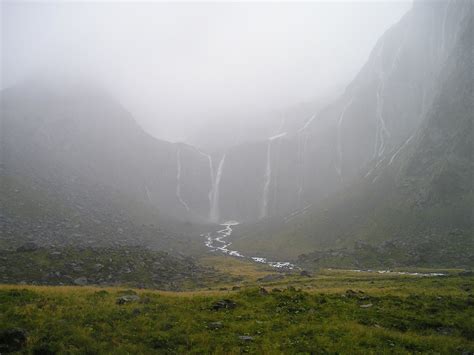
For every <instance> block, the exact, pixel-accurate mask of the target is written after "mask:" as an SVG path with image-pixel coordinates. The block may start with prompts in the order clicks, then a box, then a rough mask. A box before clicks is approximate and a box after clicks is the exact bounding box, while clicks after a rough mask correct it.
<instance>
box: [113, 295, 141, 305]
mask: <svg viewBox="0 0 474 355" xmlns="http://www.w3.org/2000/svg"><path fill="white" fill-rule="evenodd" d="M139 300H140V297H139V296H137V295H123V296H120V297H117V300H116V301H115V303H116V304H118V305H123V304H126V303H130V302H136V301H139Z"/></svg>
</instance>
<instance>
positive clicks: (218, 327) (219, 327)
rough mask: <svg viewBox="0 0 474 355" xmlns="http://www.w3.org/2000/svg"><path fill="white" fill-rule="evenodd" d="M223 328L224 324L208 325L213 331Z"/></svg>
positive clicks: (213, 323) (212, 323) (214, 323)
mask: <svg viewBox="0 0 474 355" xmlns="http://www.w3.org/2000/svg"><path fill="white" fill-rule="evenodd" d="M223 326H224V325H223V324H222V322H211V323H209V324H208V325H207V327H208V328H209V329H211V330H216V329H221V328H222V327H223Z"/></svg>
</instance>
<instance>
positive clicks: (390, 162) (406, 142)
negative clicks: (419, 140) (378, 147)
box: [388, 133, 415, 165]
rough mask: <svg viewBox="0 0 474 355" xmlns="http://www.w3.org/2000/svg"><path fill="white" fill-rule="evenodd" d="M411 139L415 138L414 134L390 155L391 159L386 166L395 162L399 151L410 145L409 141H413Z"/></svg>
mask: <svg viewBox="0 0 474 355" xmlns="http://www.w3.org/2000/svg"><path fill="white" fill-rule="evenodd" d="M413 137H415V133H413V134H412V135H411V136H410V137H409V138H408V139H407V140H406V141H405V143H403V144H402V145H401V146H400V148H398V149H397V151H396V152H395V153H394V154H393V155H392V157H391V158H390V161H389V162H388V165H392V163H393V161H394V160H395V158H396V157H397V155H398V153H400V151H401V150H402V149H403V148H405V146H406V145H407V144H408V143H410V141H411V140H412V139H413Z"/></svg>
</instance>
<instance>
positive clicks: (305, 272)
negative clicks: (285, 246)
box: [300, 270, 312, 277]
mask: <svg viewBox="0 0 474 355" xmlns="http://www.w3.org/2000/svg"><path fill="white" fill-rule="evenodd" d="M300 276H305V277H311V276H312V275H311V274H310V272H309V271H306V270H302V271H301V272H300Z"/></svg>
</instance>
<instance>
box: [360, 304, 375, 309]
mask: <svg viewBox="0 0 474 355" xmlns="http://www.w3.org/2000/svg"><path fill="white" fill-rule="evenodd" d="M372 306H373V304H372V303H367V304H361V305H360V308H370V307H372Z"/></svg>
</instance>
